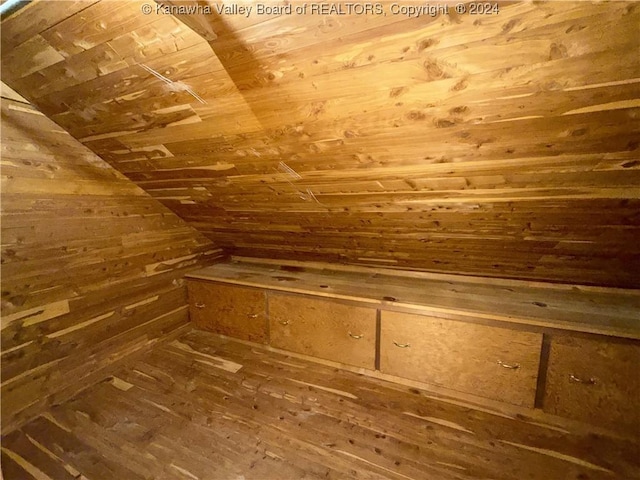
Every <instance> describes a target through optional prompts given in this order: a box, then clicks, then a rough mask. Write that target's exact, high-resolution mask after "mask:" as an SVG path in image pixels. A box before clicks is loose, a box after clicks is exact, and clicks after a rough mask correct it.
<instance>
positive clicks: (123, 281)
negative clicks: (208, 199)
mask: <svg viewBox="0 0 640 480" xmlns="http://www.w3.org/2000/svg"><path fill="white" fill-rule="evenodd" d="M1 200H2V230H1V236H2V428H3V431H7V430H8V429H11V428H13V427H15V426H16V425H17V424H20V423H21V422H24V421H25V420H27V419H29V418H30V417H32V416H33V415H36V414H38V413H39V412H41V411H43V410H44V409H45V408H46V407H47V406H48V405H49V404H51V403H52V402H58V401H61V399H62V398H63V397H64V395H66V394H67V393H68V394H71V393H73V392H75V391H76V390H77V389H80V388H85V387H86V386H88V385H89V384H90V382H91V381H96V380H98V379H97V378H96V375H97V373H98V372H100V371H101V370H102V369H105V368H108V367H109V366H110V365H111V364H113V363H114V362H117V361H120V360H121V359H123V358H125V357H127V356H128V355H131V354H132V353H135V352H138V351H141V350H144V349H147V348H149V347H150V346H151V345H153V344H154V343H156V342H157V341H158V340H159V338H161V337H163V336H166V335H170V334H171V332H173V331H174V330H176V329H177V328H179V327H180V326H183V325H185V324H186V323H187V322H188V307H187V295H186V287H185V285H184V281H183V280H182V277H183V276H184V274H185V273H186V272H188V271H190V270H191V269H194V268H201V267H203V266H205V265H210V264H211V263H213V262H214V261H216V259H219V258H220V257H221V256H222V252H221V249H220V248H218V247H216V246H215V245H213V244H212V243H211V242H210V241H209V240H208V239H207V238H205V237H203V236H201V235H199V234H198V233H197V232H196V231H195V230H193V229H191V228H190V227H189V226H188V225H186V224H185V223H184V222H183V221H182V220H180V219H179V218H178V217H177V216H175V215H174V214H173V213H171V212H170V211H169V210H167V209H166V208H165V207H163V206H162V205H161V204H160V203H158V202H157V201H156V200H154V199H152V198H151V197H149V196H148V195H147V194H146V193H145V192H144V191H143V190H141V189H140V188H138V187H137V186H135V185H134V184H133V183H131V182H130V181H129V180H127V179H126V178H125V177H123V176H122V175H121V174H120V173H118V172H117V171H115V170H114V169H113V168H111V167H110V166H109V165H108V164H106V163H105V162H103V161H102V160H100V159H99V158H97V157H96V156H95V154H93V153H92V152H91V151H90V150H88V149H87V148H86V147H84V146H83V145H81V144H80V143H78V142H77V141H76V140H75V139H73V138H72V137H71V136H70V135H69V134H68V133H66V132H64V131H63V130H62V129H61V128H60V127H59V126H58V125H56V124H54V123H53V122H52V121H50V120H48V119H47V118H46V117H45V116H44V115H42V114H41V113H40V112H38V111H37V110H35V109H34V108H33V107H32V106H30V105H28V104H25V103H21V102H17V101H14V100H8V99H4V98H3V99H2V199H1ZM65 392H66V393H65Z"/></svg>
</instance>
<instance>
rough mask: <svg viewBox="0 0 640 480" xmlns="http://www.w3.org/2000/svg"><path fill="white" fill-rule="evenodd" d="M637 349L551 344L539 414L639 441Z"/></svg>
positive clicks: (569, 339) (586, 341)
mask: <svg viewBox="0 0 640 480" xmlns="http://www.w3.org/2000/svg"><path fill="white" fill-rule="evenodd" d="M639 402H640V345H639V344H638V343H614V342H613V341H612V340H609V339H606V338H602V339H591V338H578V337H573V336H570V335H566V336H565V335H556V336H553V337H552V338H551V342H550V349H549V367H548V369H547V380H546V388H545V394H544V404H543V410H544V411H546V412H548V413H552V414H555V415H561V416H563V417H568V418H573V419H575V420H581V421H584V422H587V423H591V424H595V425H600V426H603V427H607V428H613V429H615V430H623V431H627V432H629V433H631V434H635V435H639V436H640V408H639V407H638V404H639Z"/></svg>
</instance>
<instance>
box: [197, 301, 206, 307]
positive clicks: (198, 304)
mask: <svg viewBox="0 0 640 480" xmlns="http://www.w3.org/2000/svg"><path fill="white" fill-rule="evenodd" d="M194 306H195V307H196V308H204V307H206V305H205V304H204V303H200V302H196V303H195V305H194Z"/></svg>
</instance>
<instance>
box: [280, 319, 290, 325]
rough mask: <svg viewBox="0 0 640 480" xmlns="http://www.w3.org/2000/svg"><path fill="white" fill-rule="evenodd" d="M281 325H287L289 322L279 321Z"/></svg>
mask: <svg viewBox="0 0 640 480" xmlns="http://www.w3.org/2000/svg"><path fill="white" fill-rule="evenodd" d="M280 324H281V325H289V320H280Z"/></svg>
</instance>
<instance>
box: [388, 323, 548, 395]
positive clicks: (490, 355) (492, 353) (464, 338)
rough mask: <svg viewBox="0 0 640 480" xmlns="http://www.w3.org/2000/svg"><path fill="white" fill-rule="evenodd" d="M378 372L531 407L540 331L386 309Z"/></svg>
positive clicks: (537, 364) (535, 380)
mask: <svg viewBox="0 0 640 480" xmlns="http://www.w3.org/2000/svg"><path fill="white" fill-rule="evenodd" d="M381 322H382V325H381V333H380V370H381V371H382V372H384V373H389V374H392V375H397V376H401V377H405V378H410V379H413V380H418V381H421V382H426V383H433V384H435V385H439V386H443V387H447V388H451V389H454V390H460V391H463V392H467V393H473V394H475V395H480V396H483V397H488V398H492V399H494V400H501V401H504V402H508V403H513V404H516V405H522V406H526V407H533V405H534V400H535V396H536V382H537V378H538V368H539V363H540V349H541V346H542V335H541V334H539V333H531V332H521V331H514V330H508V329H505V328H495V327H488V326H485V325H474V324H469V323H462V322H454V321H450V320H442V319H439V318H433V317H427V316H421V315H413V314H406V313H398V312H382V320H381Z"/></svg>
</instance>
